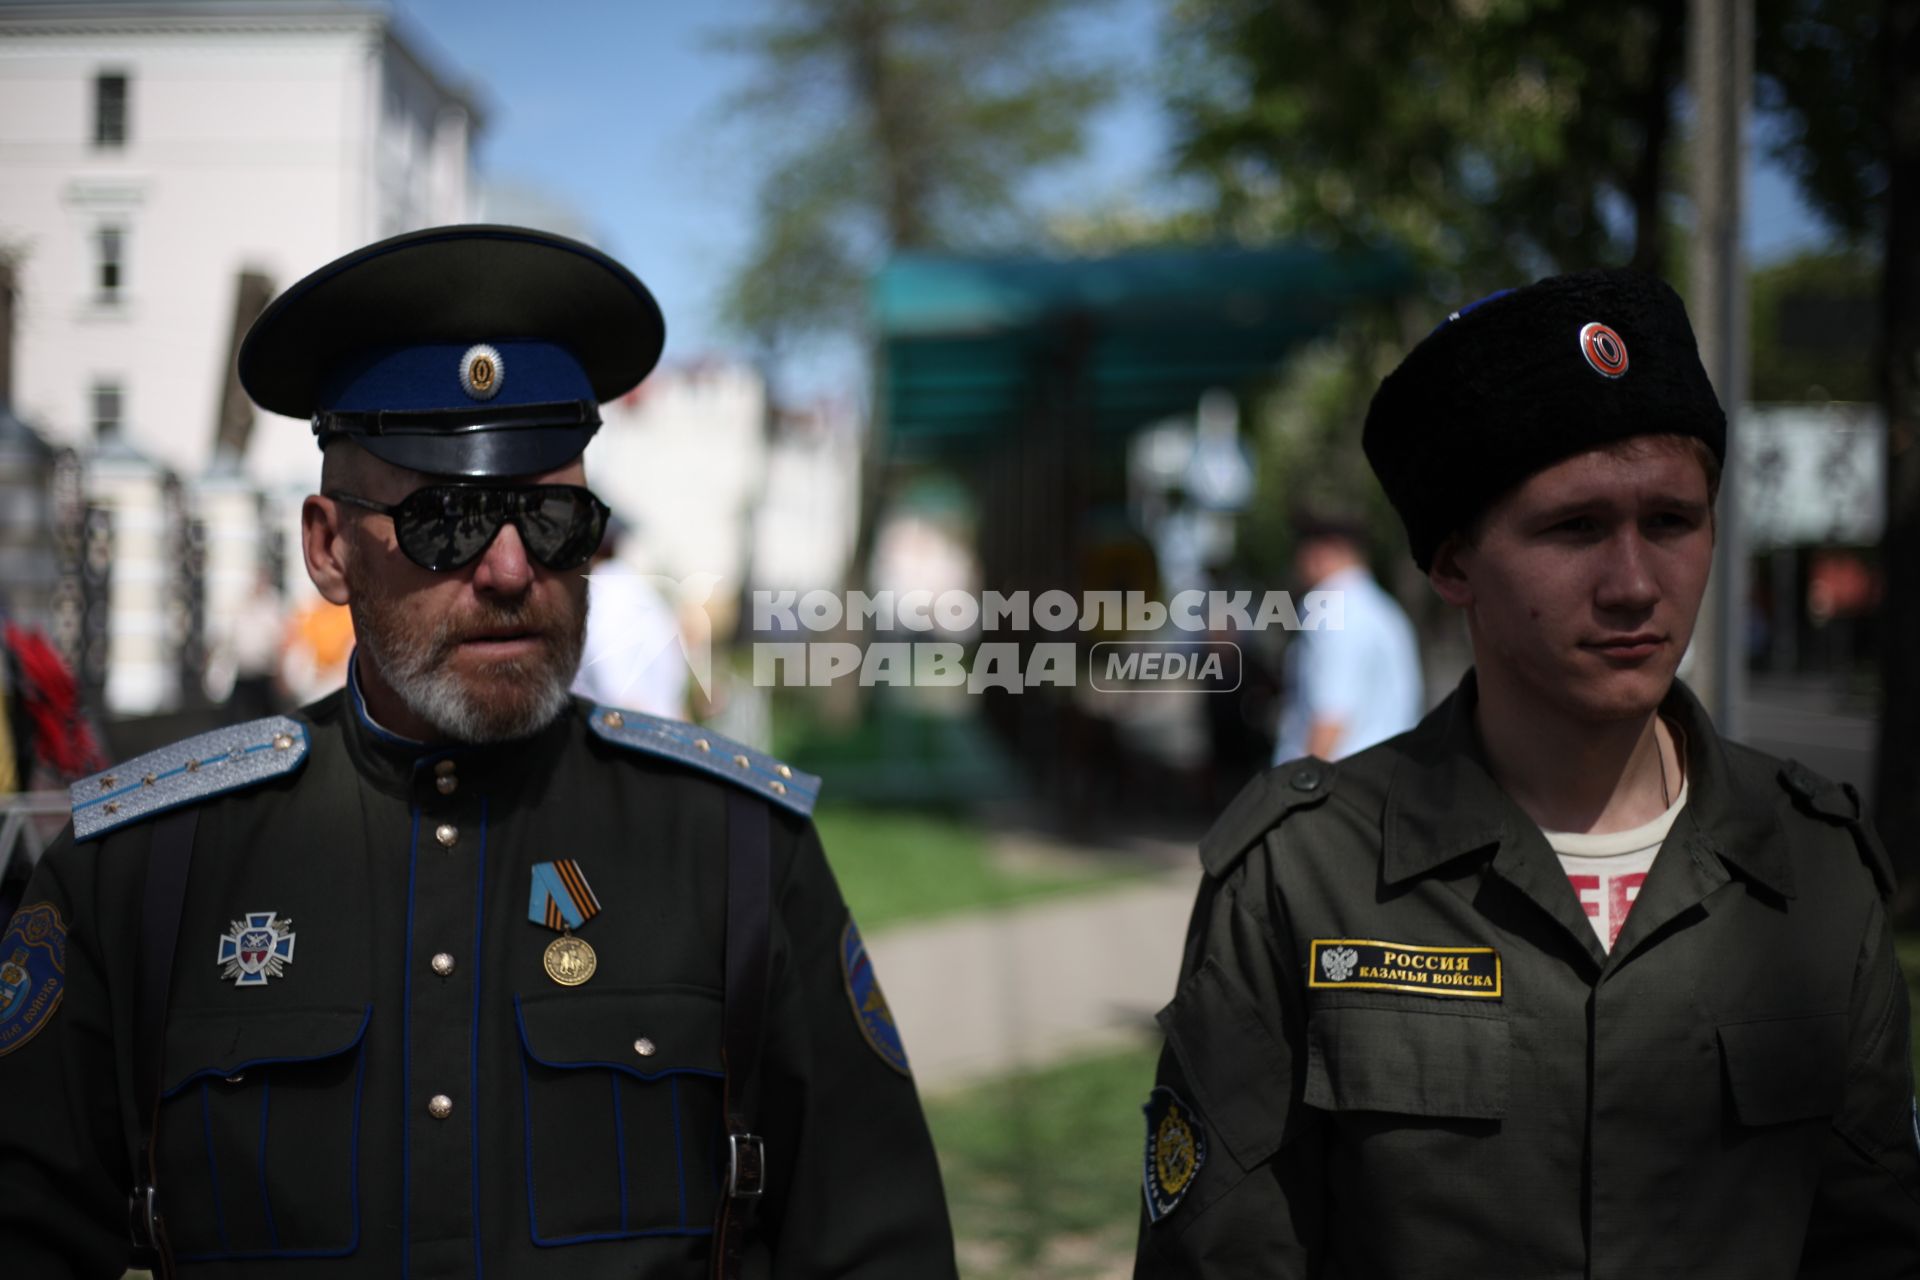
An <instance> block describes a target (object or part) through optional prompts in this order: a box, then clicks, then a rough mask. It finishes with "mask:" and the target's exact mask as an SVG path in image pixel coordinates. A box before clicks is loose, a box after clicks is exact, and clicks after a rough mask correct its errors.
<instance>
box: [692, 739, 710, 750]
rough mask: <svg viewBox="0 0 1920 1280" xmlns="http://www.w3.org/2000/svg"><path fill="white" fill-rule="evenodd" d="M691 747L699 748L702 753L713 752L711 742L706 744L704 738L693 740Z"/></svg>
mask: <svg viewBox="0 0 1920 1280" xmlns="http://www.w3.org/2000/svg"><path fill="white" fill-rule="evenodd" d="M693 745H694V746H696V747H698V748H700V749H701V750H702V751H711V750H713V744H712V743H711V742H708V741H707V740H706V739H705V738H695V739H694V740H693Z"/></svg>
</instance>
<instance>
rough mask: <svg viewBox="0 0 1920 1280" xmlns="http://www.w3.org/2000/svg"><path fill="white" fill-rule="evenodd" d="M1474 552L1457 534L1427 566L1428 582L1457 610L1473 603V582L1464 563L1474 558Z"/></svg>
mask: <svg viewBox="0 0 1920 1280" xmlns="http://www.w3.org/2000/svg"><path fill="white" fill-rule="evenodd" d="M1472 551H1473V548H1472V547H1471V546H1469V545H1468V544H1467V541H1466V539H1465V538H1463V537H1461V536H1460V535H1459V534H1457V533H1455V534H1449V535H1448V537H1447V540H1446V541H1445V542H1442V543H1441V544H1440V549H1439V550H1438V551H1435V552H1434V553H1433V560H1432V562H1431V563H1430V564H1429V565H1428V566H1427V581H1428V582H1430V583H1432V584H1433V589H1434V591H1435V592H1437V593H1438V594H1439V596H1440V598H1441V599H1442V600H1445V601H1446V602H1447V603H1448V604H1450V605H1452V606H1453V607H1454V608H1456V609H1465V608H1466V607H1468V606H1469V605H1471V604H1472V603H1473V580H1472V579H1471V578H1470V577H1469V576H1468V572H1467V570H1468V566H1467V565H1466V564H1465V563H1463V561H1465V560H1469V559H1471V558H1472Z"/></svg>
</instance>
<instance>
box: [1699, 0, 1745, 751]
mask: <svg viewBox="0 0 1920 1280" xmlns="http://www.w3.org/2000/svg"><path fill="white" fill-rule="evenodd" d="M1687 31H1688V49H1687V63H1688V79H1689V81H1690V83H1691V85H1692V88H1693V104H1694V120H1695V124H1694V137H1693V153H1694V154H1693V164H1692V177H1693V183H1692V186H1693V191H1692V195H1693V212H1694V225H1693V242H1692V250H1691V255H1690V256H1691V259H1692V262H1691V271H1690V272H1689V281H1688V286H1689V287H1688V294H1689V297H1688V299H1687V301H1688V308H1689V310H1690V311H1691V312H1692V313H1693V327H1694V333H1695V335H1696V336H1697V337H1698V338H1699V340H1700V359H1701V363H1703V364H1704V365H1705V366H1706V369H1707V376H1708V377H1709V378H1710V379H1712V381H1713V386H1714V390H1715V391H1716V392H1718V394H1719V396H1720V403H1721V404H1722V405H1723V406H1725V408H1726V411H1727V465H1726V477H1725V480H1724V482H1723V483H1722V485H1721V487H1720V502H1719V514H1718V541H1717V544H1716V546H1715V548H1714V569H1713V578H1712V581H1711V584H1710V586H1709V588H1708V592H1707V598H1706V600H1705V601H1704V602H1703V603H1702V607H1701V610H1700V622H1699V625H1698V626H1697V627H1696V629H1695V631H1694V639H1693V645H1694V652H1695V655H1696V660H1697V661H1698V663H1699V664H1700V671H1699V676H1698V678H1697V680H1696V683H1698V684H1699V685H1700V686H1701V687H1700V690H1699V692H1700V694H1701V696H1702V697H1703V698H1705V700H1706V702H1707V708H1708V710H1709V711H1711V712H1712V714H1713V717H1714V720H1715V722H1716V723H1717V724H1718V725H1719V727H1720V731H1721V732H1722V733H1724V734H1726V735H1727V736H1729V737H1737V736H1738V735H1739V733H1740V725H1739V723H1738V720H1739V713H1740V704H1741V702H1742V700H1743V698H1744V696H1745V691H1746V690H1745V686H1746V679H1745V677H1746V652H1745V649H1746V646H1745V643H1744V640H1745V632H1746V625H1745V624H1746V613H1747V608H1746V599H1747V590H1746V577H1747V575H1746V567H1747V566H1746V560H1747V557H1746V537H1745V530H1744V529H1743V528H1742V522H1741V511H1740V505H1739V484H1738V483H1737V480H1738V476H1739V463H1740V431H1739V421H1740V413H1741V410H1742V408H1743V407H1744V406H1745V403H1746V398H1747V280H1746V259H1745V255H1744V253H1743V251H1742V246H1741V229H1742V222H1743V205H1744V203H1745V199H1744V198H1745V189H1746V134H1747V116H1748V109H1749V104H1750V103H1751V102H1752V100H1753V0H1689V12H1688V23H1687Z"/></svg>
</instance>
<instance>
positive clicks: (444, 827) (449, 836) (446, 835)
mask: <svg viewBox="0 0 1920 1280" xmlns="http://www.w3.org/2000/svg"><path fill="white" fill-rule="evenodd" d="M433 838H434V839H435V840H438V841H439V842H440V843H441V844H443V845H445V846H447V848H449V849H451V848H453V842H454V841H455V840H458V839H459V838H460V828H458V827H456V826H454V825H453V824H452V823H451V822H443V823H441V824H440V825H439V826H438V827H436V828H435V829H434V832H433Z"/></svg>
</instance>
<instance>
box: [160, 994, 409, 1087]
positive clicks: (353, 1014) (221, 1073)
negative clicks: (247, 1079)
mask: <svg viewBox="0 0 1920 1280" xmlns="http://www.w3.org/2000/svg"><path fill="white" fill-rule="evenodd" d="M372 1016H373V1006H372V1005H363V1006H361V1007H359V1008H352V1009H348V1008H333V1009H297V1010H294V1009H289V1010H281V1011H275V1012H262V1013H250V1014H245V1015H241V1014H234V1013H226V1012H222V1013H182V1014H175V1015H174V1016H173V1017H171V1018H169V1019H168V1020H167V1048H166V1060H165V1066H164V1068H163V1070H162V1072H161V1080H162V1088H161V1096H162V1097H171V1096H173V1095H174V1094H176V1093H178V1092H179V1091H180V1090H182V1089H184V1088H186V1087H187V1086H188V1085H190V1084H192V1083H193V1082H194V1081H196V1080H200V1079H203V1078H205V1077H207V1076H218V1077H220V1078H221V1079H231V1078H232V1077H234V1076H238V1075H240V1074H242V1073H244V1072H245V1071H246V1070H247V1069H248V1068H250V1067H264V1066H272V1065H274V1064H277V1063H288V1062H319V1061H322V1060H324V1059H327V1058H335V1057H338V1056H340V1055H341V1054H344V1053H346V1052H348V1051H350V1050H352V1049H354V1048H356V1047H357V1046H358V1045H359V1043H360V1041H361V1038H362V1037H364V1036H365V1035H366V1034H367V1021H368V1019H370V1018H371V1017H372Z"/></svg>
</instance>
